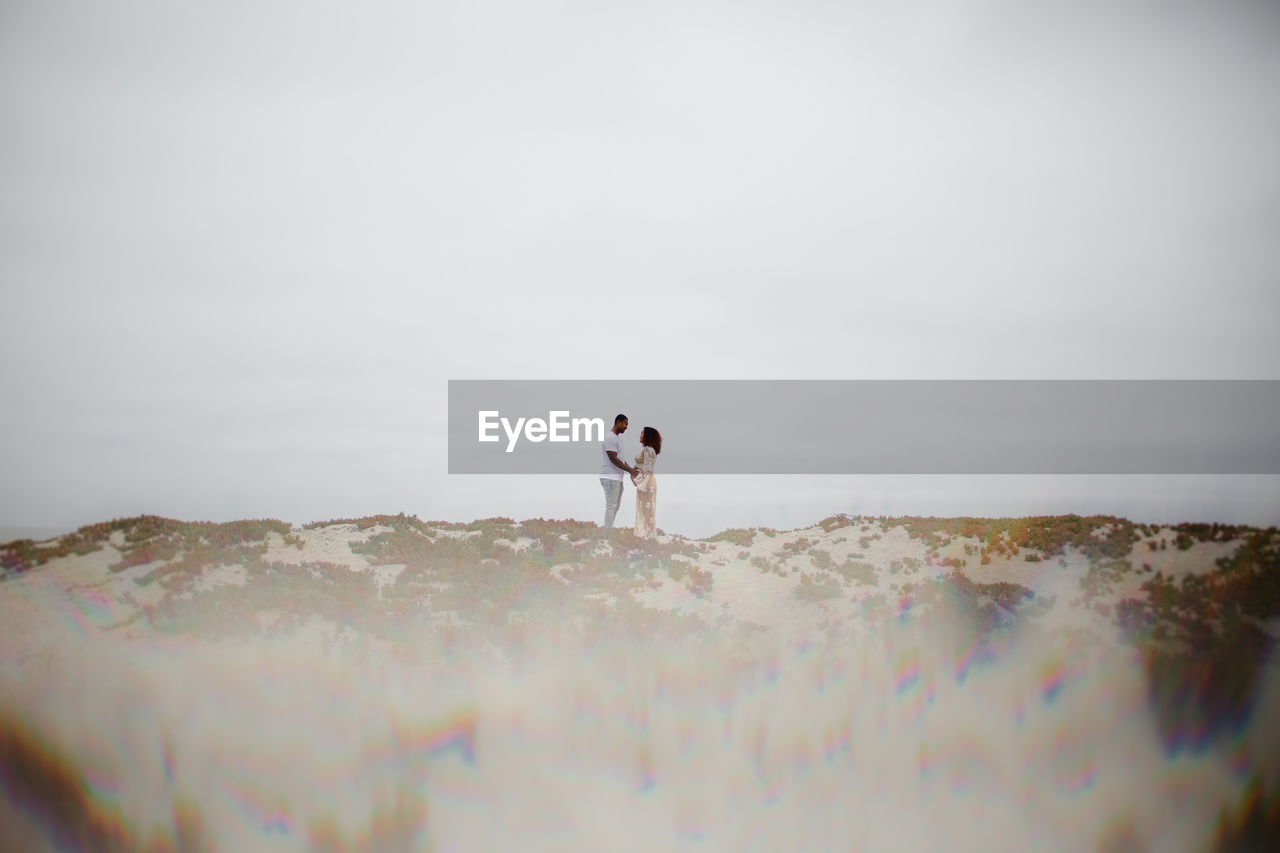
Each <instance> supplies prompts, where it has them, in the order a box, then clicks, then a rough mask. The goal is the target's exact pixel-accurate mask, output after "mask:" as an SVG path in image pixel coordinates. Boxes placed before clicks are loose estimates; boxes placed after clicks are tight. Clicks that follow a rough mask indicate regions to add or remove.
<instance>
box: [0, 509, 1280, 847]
mask: <svg viewBox="0 0 1280 853" xmlns="http://www.w3.org/2000/svg"><path fill="white" fill-rule="evenodd" d="M0 559H2V560H3V566H4V572H5V575H4V578H5V579H4V581H3V582H2V583H0V625H3V626H4V627H3V630H4V633H5V641H4V644H3V647H2V649H3V651H2V652H0V849H4V850H9V849H15V850H17V849H21V850H36V851H39V850H50V851H61V850H157V851H159V850H183V851H186V850H193V851H200V850H233V851H238V850H264V851H265V850H281V851H285V850H322V851H356V850H370V851H372V850H377V851H382V850H437V851H444V850H485V849H517V848H518V849H522V850H566V849H583V850H599V849H608V850H650V849H682V848H686V847H687V848H690V849H693V848H702V849H723V850H776V849H806V850H811V849H832V850H847V849H851V848H857V849H872V850H881V849H924V848H930V849H932V848H946V849H974V850H977V849H982V850H990V849H1009V850H1014V849H1026V848H1027V847H1030V846H1033V845H1034V846H1037V847H1039V848H1042V849H1043V848H1048V849H1062V850H1078V849H1101V850H1144V849H1151V850H1205V849H1266V848H1267V847H1270V846H1274V845H1275V844H1276V843H1277V839H1280V798H1278V797H1277V793H1278V792H1280V731H1277V726H1276V725H1275V724H1274V721H1275V720H1276V719H1280V667H1278V666H1277V663H1280V661H1277V657H1276V655H1275V654H1274V646H1275V638H1276V636H1277V635H1278V634H1280V533H1278V532H1277V531H1276V530H1275V529H1269V530H1256V529H1252V528H1245V527H1221V526H1217V525H1178V526H1176V527H1160V528H1156V527H1149V526H1143V525H1134V524H1132V523H1130V522H1128V521H1125V520H1124V519H1116V518H1103V517H1097V518H1078V517H1075V516H1066V517H1055V518H1028V519H1003V520H985V519H918V518H897V519H890V518H880V519H871V518H859V517H848V516H834V517H831V518H828V519H824V520H823V521H821V522H819V523H818V524H816V525H813V526H812V527H808V528H803V529H799V530H793V531H785V532H784V531H772V530H758V529H757V530H729V531H724V532H723V533H720V534H717V535H716V536H713V537H710V538H709V539H707V540H702V541H695V540H687V539H683V538H681V537H671V536H662V537H660V538H659V540H658V541H657V542H641V541H638V540H635V539H634V538H632V537H631V536H630V535H629V534H628V533H627V532H626V531H619V532H618V533H617V535H616V537H615V539H613V540H612V541H606V540H604V539H602V538H600V535H599V529H598V528H597V527H596V526H595V525H593V524H586V523H582V522H574V521H546V520H542V519H535V520H529V521H525V522H522V523H516V522H514V521H512V520H510V519H486V520H484V521H478V522H474V523H471V524H448V523H443V522H423V521H420V520H418V519H416V518H413V517H406V516H377V517H370V518H366V519H354V520H345V521H335V522H327V523H322V524H317V525H309V526H308V527H307V528H301V529H300V528H291V527H290V525H288V524H286V523H283V522H275V521H247V522H233V523H230V524H220V525H219V524H204V523H185V522H178V521H172V520H168V519H159V518H154V517H142V518H134V519H125V520H120V521H115V522H110V523H106V524H101V525H93V526H90V527H86V528H82V529H81V530H80V531H78V532H77V533H75V534H70V535H68V536H64V537H61V538H60V539H56V540H50V541H49V542H44V543H36V542H30V541H22V542H15V543H9V544H8V545H5V546H0Z"/></svg>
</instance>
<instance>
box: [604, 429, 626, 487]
mask: <svg viewBox="0 0 1280 853" xmlns="http://www.w3.org/2000/svg"><path fill="white" fill-rule="evenodd" d="M610 450H612V451H613V452H614V453H617V454H618V461H619V462H626V461H627V460H626V458H625V457H623V455H622V436H620V435H618V434H617V433H616V432H614V431H613V430H609V432H606V433H605V434H604V441H603V442H602V443H601V444H600V455H601V456H602V457H603V464H601V466H600V479H602V480H621V479H622V478H623V476H624V475H625V474H626V473H627V472H626V471H623V470H622V469H621V468H619V467H618V466H617V465H614V464H613V463H612V462H610V461H609V451H610Z"/></svg>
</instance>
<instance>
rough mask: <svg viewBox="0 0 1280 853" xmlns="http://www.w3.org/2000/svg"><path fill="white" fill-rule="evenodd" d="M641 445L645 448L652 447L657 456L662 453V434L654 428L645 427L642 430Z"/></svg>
mask: <svg viewBox="0 0 1280 853" xmlns="http://www.w3.org/2000/svg"><path fill="white" fill-rule="evenodd" d="M640 443H641V444H643V445H644V446H645V447H652V448H653V453H654V455H655V456H656V455H657V454H659V453H661V452H662V433H660V432H658V431H657V430H656V429H654V428H653V427H645V428H644V429H642V430H640Z"/></svg>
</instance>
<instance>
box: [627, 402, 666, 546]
mask: <svg viewBox="0 0 1280 853" xmlns="http://www.w3.org/2000/svg"><path fill="white" fill-rule="evenodd" d="M640 445H641V447H640V453H639V454H638V455H637V456H636V469H637V470H636V472H635V473H634V474H632V475H631V482H632V483H634V484H635V487H636V526H635V534H636V536H638V537H639V538H641V539H655V538H657V536H658V525H657V524H656V522H655V521H654V518H655V514H656V512H657V509H658V478H657V477H655V476H654V475H653V463H654V461H655V460H657V458H658V454H659V453H661V452H662V436H661V435H660V434H659V433H658V431H657V430H656V429H654V428H653V427H645V428H644V429H642V430H640Z"/></svg>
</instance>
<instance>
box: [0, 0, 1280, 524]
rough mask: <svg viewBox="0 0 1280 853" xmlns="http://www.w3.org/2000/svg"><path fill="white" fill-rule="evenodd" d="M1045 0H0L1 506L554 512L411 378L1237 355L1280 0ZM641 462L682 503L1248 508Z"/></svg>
mask: <svg viewBox="0 0 1280 853" xmlns="http://www.w3.org/2000/svg"><path fill="white" fill-rule="evenodd" d="M1048 5H1049V4H1028V3H1025V2H1012V0H1010V1H1009V2H996V0H972V1H971V2H942V0H936V2H910V1H909V0H908V2H900V3H893V4H883V3H870V2H850V3H831V2H794V0H792V2H752V0H748V2H734V3H696V4H693V3H687V2H682V3H674V2H656V3H655V2H651V3H644V4H635V3H618V2H611V0H592V2H540V3H514V2H500V3H494V2H483V0H482V2H457V0H453V2H447V3H425V2H419V3H403V4H395V3H370V4H346V5H339V4H331V3H310V2H308V3H302V2H296V3H261V2H254V3H244V2H220V3H216V4H201V5H197V6H191V5H190V4H173V3H168V2H152V3H139V2H133V0H124V2H117V3H112V4H94V3H51V2H47V0H44V1H43V2H27V0H7V2H5V3H4V4H3V6H0V115H2V116H3V121H2V122H0V128H3V129H2V130H0V186H3V187H4V191H3V193H0V317H3V319H4V324H5V325H4V334H3V335H0V399H2V400H3V401H4V405H3V407H0V524H41V525H53V526H57V525H72V526H74V525H78V524H83V523H88V522H91V521H97V520H102V519H105V518H110V517H113V516H121V515H131V514H136V513H139V512H155V513H159V514H162V515H169V516H175V517H181V518H211V519H228V518H238V517H258V516H274V517H280V518H285V519H288V520H292V521H295V522H305V521H309V520H313V519H323V518H329V517H334V516H342V515H364V514H367V513H372V512H399V511H405V512H415V513H418V514H419V515H421V516H423V517H425V518H450V519H470V518H475V517H482V516H488V515H511V516H515V517H527V516H538V515H542V516H548V517H565V516H572V517H578V518H587V519H596V516H597V515H598V514H599V509H600V508H599V506H598V505H599V504H600V503H601V498H600V495H599V486H598V484H597V483H596V482H595V479H594V472H593V471H584V474H583V477H582V478H581V479H580V480H579V479H575V478H572V477H553V478H498V477H452V478H451V477H449V476H447V475H446V474H445V473H444V470H445V446H444V426H445V408H444V407H445V391H446V384H445V383H446V381H447V380H448V379H450V378H609V377H617V378H620V379H621V378H634V379H661V378H676V377H679V378H770V379H773V378H1126V379H1128V378H1280V335H1278V334H1277V329H1276V325H1277V318H1280V239H1277V237H1280V157H1277V155H1276V152H1278V151H1280V98H1277V97H1276V96H1275V92H1276V91H1280V51H1277V50H1276V49H1275V48H1276V45H1277V44H1280V6H1278V5H1277V4H1275V3H1268V2H1261V1H1260V0H1259V2H1238V0H1226V2H1214V3H1204V2H1171V0H1121V2H1115V0H1108V2H1103V1H1102V0H1083V2H1076V3H1061V4H1053V5H1055V6H1058V7H1060V8H1057V9H1049V8H1045V7H1046V6H1048ZM658 426H661V425H658ZM746 428H749V425H747V424H740V423H727V424H726V429H746ZM667 438H668V440H671V436H668V437H667ZM663 482H664V486H663V491H662V497H661V500H660V503H659V524H660V525H661V526H664V527H667V528H668V529H675V530H679V531H681V532H689V533H694V534H696V535H703V534H705V533H709V532H712V531H713V530H714V529H718V528H719V527H723V526H730V525H734V526H743V525H747V524H769V525H773V526H793V525H795V524H801V523H806V522H809V521H813V520H816V519H817V518H820V517H822V516H824V515H827V514H830V513H832V512H840V511H844V512H855V513H857V512H863V513H868V514H879V513H895V514H899V513H910V514H948V515H952V514H984V515H992V514H995V515H1023V514H1027V513H1030V512H1068V511H1075V512H1116V513H1119V514H1125V515H1129V516H1130V517H1134V518H1150V519H1152V520H1170V521H1181V520H1188V519H1196V520H1201V519H1203V520H1210V519H1222V520H1237V521H1247V522H1253V523H1268V522H1271V523H1274V522H1275V521H1277V520H1280V478H1277V477H1237V478H999V477H988V478H918V477H917V478H833V479H830V480H821V481H819V480H814V479H811V478H794V479H792V478H764V479H762V480H760V481H755V480H750V479H748V478H677V477H671V478H668V479H667V480H665V481H663ZM633 507H634V505H633V503H632V502H631V500H630V495H629V494H628V497H627V500H626V502H625V503H624V508H623V511H622V516H621V517H622V519H623V520H624V523H628V524H629V523H630V521H629V520H630V517H631V512H632V511H633ZM596 520H598V519H596Z"/></svg>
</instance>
